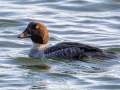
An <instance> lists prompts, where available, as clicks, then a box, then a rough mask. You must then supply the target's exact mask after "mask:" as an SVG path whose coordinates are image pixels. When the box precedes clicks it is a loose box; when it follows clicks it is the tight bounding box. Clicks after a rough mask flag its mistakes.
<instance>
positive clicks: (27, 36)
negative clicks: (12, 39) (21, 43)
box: [18, 32, 31, 38]
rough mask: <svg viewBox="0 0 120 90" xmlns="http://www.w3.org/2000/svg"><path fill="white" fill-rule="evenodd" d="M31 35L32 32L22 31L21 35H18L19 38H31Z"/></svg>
mask: <svg viewBox="0 0 120 90" xmlns="http://www.w3.org/2000/svg"><path fill="white" fill-rule="evenodd" d="M29 37H31V35H30V34H28V33H24V32H23V33H21V34H20V35H19V36H18V38H29Z"/></svg>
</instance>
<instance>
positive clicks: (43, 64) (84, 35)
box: [0, 0, 120, 90]
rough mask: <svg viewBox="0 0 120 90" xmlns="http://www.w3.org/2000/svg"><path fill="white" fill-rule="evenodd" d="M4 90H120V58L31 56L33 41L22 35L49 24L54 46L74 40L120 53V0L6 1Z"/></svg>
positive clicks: (0, 39) (1, 35) (0, 69)
mask: <svg viewBox="0 0 120 90" xmlns="http://www.w3.org/2000/svg"><path fill="white" fill-rule="evenodd" d="M0 3H1V4H0V90H34V89H37V90H101V89H102V90H119V88H120V59H119V58H118V59H114V60H107V61H101V60H92V59H90V60H86V61H73V60H65V59H62V60H59V59H58V60H57V59H56V60H52V59H49V60H47V59H45V60H40V59H33V58H30V57H28V52H29V49H30V47H31V45H32V43H31V40H30V39H22V40H21V39H18V38H17V36H18V35H19V34H20V33H21V32H22V31H23V30H24V29H25V28H26V26H27V24H28V23H29V22H31V21H40V22H43V23H44V24H45V25H46V26H47V28H48V30H49V33H50V38H51V39H50V41H49V44H48V45H51V44H52V45H54V44H56V43H59V42H62V41H65V40H68V41H76V42H81V43H86V44H90V45H93V46H97V47H99V48H101V49H106V50H107V51H113V52H116V53H118V54H120V43H119V42H120V30H119V29H120V12H119V11H120V0H26V1H25V0H0Z"/></svg>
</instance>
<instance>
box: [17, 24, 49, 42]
mask: <svg viewBox="0 0 120 90" xmlns="http://www.w3.org/2000/svg"><path fill="white" fill-rule="evenodd" d="M18 38H31V40H32V41H33V42H34V43H37V44H47V43H48V41H49V34H48V30H47V28H46V27H45V25H44V24H43V23H41V22H30V23H29V24H28V26H27V28H26V29H25V30H24V31H23V32H22V33H21V34H20V35H19V36H18Z"/></svg>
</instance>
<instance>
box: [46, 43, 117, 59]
mask: <svg viewBox="0 0 120 90" xmlns="http://www.w3.org/2000/svg"><path fill="white" fill-rule="evenodd" d="M44 54H45V55H46V57H47V58H51V57H56V58H71V59H79V60H80V59H81V58H83V57H92V58H97V59H113V58H116V57H117V55H116V54H115V53H111V52H104V51H102V50H101V49H99V48H96V47H92V46H89V45H86V44H81V43H76V42H63V43H59V44H57V45H55V46H52V47H49V48H47V49H46V50H45V51H44Z"/></svg>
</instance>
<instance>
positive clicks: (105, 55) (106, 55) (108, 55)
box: [81, 52, 119, 60]
mask: <svg viewBox="0 0 120 90" xmlns="http://www.w3.org/2000/svg"><path fill="white" fill-rule="evenodd" d="M82 57H91V58H95V59H100V60H109V59H115V58H118V57H119V55H118V54H116V53H114V52H94V53H92V52H86V53H83V55H82V56H81V58H82Z"/></svg>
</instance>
